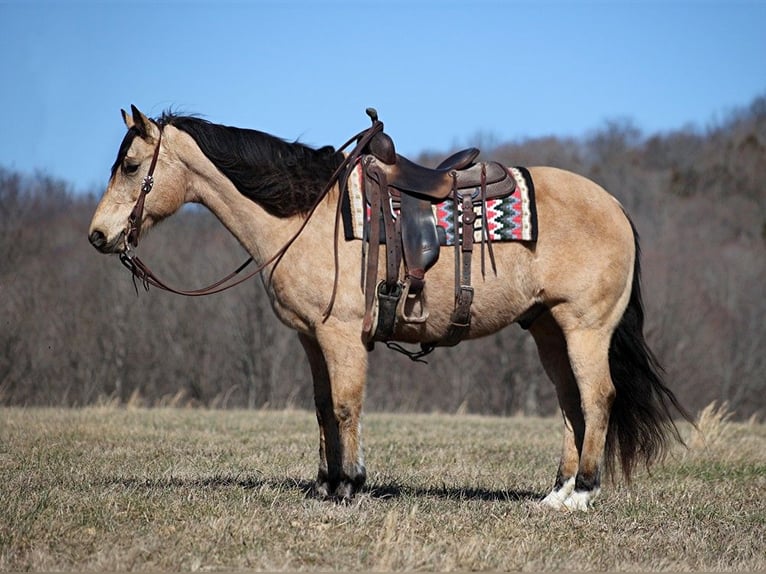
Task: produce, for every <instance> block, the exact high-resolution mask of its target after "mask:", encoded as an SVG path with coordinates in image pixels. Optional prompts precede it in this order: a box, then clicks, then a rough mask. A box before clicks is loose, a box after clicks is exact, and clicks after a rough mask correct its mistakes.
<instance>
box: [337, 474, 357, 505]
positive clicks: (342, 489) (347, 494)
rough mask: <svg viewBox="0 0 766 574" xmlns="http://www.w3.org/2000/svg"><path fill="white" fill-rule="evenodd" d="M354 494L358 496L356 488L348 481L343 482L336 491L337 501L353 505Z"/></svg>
mask: <svg viewBox="0 0 766 574" xmlns="http://www.w3.org/2000/svg"><path fill="white" fill-rule="evenodd" d="M354 494H356V488H354V485H353V484H352V483H351V482H350V481H348V480H344V481H342V482H341V483H340V484H339V485H338V487H337V488H336V489H335V501H336V502H339V503H340V504H351V502H352V501H353V500H354Z"/></svg>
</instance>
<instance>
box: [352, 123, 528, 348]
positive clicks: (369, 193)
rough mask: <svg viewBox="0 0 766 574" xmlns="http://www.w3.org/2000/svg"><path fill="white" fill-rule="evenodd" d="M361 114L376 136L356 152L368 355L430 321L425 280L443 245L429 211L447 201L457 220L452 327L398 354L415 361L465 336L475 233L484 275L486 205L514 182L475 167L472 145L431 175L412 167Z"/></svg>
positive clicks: (491, 166)
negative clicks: (382, 262)
mask: <svg viewBox="0 0 766 574" xmlns="http://www.w3.org/2000/svg"><path fill="white" fill-rule="evenodd" d="M367 114H368V115H369V116H370V119H371V120H372V123H373V128H371V130H374V131H375V133H374V135H372V137H371V139H369V141H368V143H367V145H366V146H364V148H363V149H362V150H361V154H360V161H361V165H362V168H363V173H364V182H365V184H364V189H365V194H366V201H367V203H368V205H369V212H370V216H369V219H368V220H367V221H366V224H365V240H366V251H365V256H364V259H363V262H362V266H363V288H364V292H365V315H364V324H363V329H362V338H363V340H364V341H365V343H366V344H367V346H368V349H372V347H373V345H374V342H375V341H384V342H387V341H390V339H391V338H392V336H393V333H394V330H395V328H396V325H397V323H398V322H400V321H401V322H405V323H423V322H425V321H426V320H427V319H428V308H427V301H426V290H425V287H426V274H427V272H428V270H429V269H430V268H431V267H432V266H433V265H434V264H435V263H436V261H437V260H438V258H439V252H440V244H441V243H443V241H440V232H441V231H443V230H442V229H441V228H440V227H439V226H437V224H436V217H435V215H434V210H433V207H432V206H433V205H434V204H438V203H441V202H444V201H450V202H453V204H454V213H455V214H456V218H457V217H458V214H460V215H459V221H458V220H456V221H455V227H456V230H459V231H458V233H457V234H458V235H459V237H460V241H459V245H458V242H457V241H456V245H455V248H454V254H455V306H454V309H453V312H452V316H451V319H450V328H449V331H448V333H447V336H446V337H445V338H444V339H441V340H439V341H433V342H429V343H424V344H422V345H421V351H420V352H416V353H412V352H409V351H402V352H405V354H407V355H409V356H410V358H412V359H419V358H420V357H422V356H423V355H426V354H428V353H430V352H431V351H432V350H433V349H434V348H435V347H437V346H453V345H456V344H457V343H459V342H460V341H461V340H462V339H463V338H464V337H465V335H466V334H467V333H468V330H469V328H470V324H471V304H472V302H473V287H472V286H471V260H472V254H473V248H474V242H475V240H476V239H475V237H476V235H477V234H478V237H479V241H480V243H481V247H482V274H483V273H484V246H485V245H486V246H487V251H488V252H489V258H490V261H491V265H492V269H493V271H495V260H494V254H493V252H492V243H491V241H490V240H489V233H488V225H487V216H486V212H487V210H486V202H487V200H489V199H500V198H504V197H507V196H509V195H511V194H512V193H513V192H514V189H515V186H516V181H515V179H514V178H513V177H511V175H510V174H509V172H508V169H506V167H504V166H503V165H501V164H500V163H497V162H478V163H477V162H476V161H475V160H476V158H477V156H478V155H479V150H478V149H476V148H473V147H472V148H468V149H464V150H462V151H459V152H457V153H455V154H453V155H451V156H449V157H448V158H446V159H445V160H444V161H442V162H441V164H439V165H438V166H437V167H436V168H435V169H431V168H428V167H424V166H421V165H419V164H417V163H415V162H412V161H410V160H408V159H407V158H405V157H403V156H401V155H399V154H397V153H396V149H395V146H394V142H393V140H392V139H391V137H390V136H389V135H388V134H386V133H385V132H384V131H383V124H382V122H380V120H379V119H378V115H377V112H376V111H375V110H374V109H373V108H368V109H367ZM475 207H476V208H477V209H476V210H475ZM476 211H478V212H479V213H478V214H477V213H476ZM477 220H478V222H477ZM382 245H385V247H386V249H385V253H386V272H385V278H384V279H383V280H381V281H377V276H378V263H379V253H380V246H382ZM402 264H403V265H402ZM399 350H401V349H399Z"/></svg>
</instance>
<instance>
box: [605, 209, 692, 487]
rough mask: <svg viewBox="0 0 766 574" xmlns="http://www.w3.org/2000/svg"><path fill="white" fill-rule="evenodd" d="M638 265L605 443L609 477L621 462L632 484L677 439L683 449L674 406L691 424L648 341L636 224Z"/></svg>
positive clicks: (618, 340) (614, 364)
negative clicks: (642, 466) (640, 466)
mask: <svg viewBox="0 0 766 574" xmlns="http://www.w3.org/2000/svg"><path fill="white" fill-rule="evenodd" d="M630 225H631V228H632V229H633V237H634V240H635V246H636V261H635V267H634V271H633V285H632V288H631V293H630V301H629V302H628V307H627V308H626V309H625V314H624V315H623V316H622V319H621V320H620V324H619V325H618V326H617V329H616V330H615V332H614V334H613V335H612V342H611V345H610V347H609V370H610V371H611V375H612V382H613V383H614V386H615V389H616V391H617V395H616V397H615V400H614V404H613V405H612V412H611V415H610V418H609V429H608V432H607V437H606V451H605V452H606V456H605V465H606V471H607V473H608V474H610V475H612V476H613V475H614V471H615V470H616V468H615V466H616V462H617V460H619V462H620V464H621V466H622V472H623V474H624V475H625V477H626V478H627V479H628V480H630V476H631V473H632V471H633V469H634V467H635V466H636V463H637V462H642V461H643V462H644V464H646V466H647V467H648V466H650V465H651V464H652V463H653V462H654V461H656V460H661V459H662V457H663V456H664V455H665V453H666V451H667V448H668V442H669V440H670V438H671V437H674V438H675V439H677V440H678V441H679V442H681V443H683V439H682V438H681V435H680V434H679V432H678V428H677V427H676V425H675V423H674V422H673V415H672V413H671V405H672V407H674V408H675V409H676V410H677V411H678V413H679V414H681V415H682V416H683V417H684V418H685V419H686V420H687V421H689V422H692V418H691V416H690V415H689V413H688V412H687V411H686V409H684V408H683V407H682V406H681V404H680V403H679V402H678V399H676V396H675V395H674V394H673V392H672V391H671V390H670V389H669V388H668V387H667V386H666V385H665V382H664V381H663V380H662V374H663V373H664V371H663V369H662V367H661V366H660V365H659V363H658V362H657V358H656V357H655V356H654V353H652V351H651V349H650V348H649V346H648V345H647V344H646V340H645V339H644V304H643V300H642V299H641V248H640V246H639V238H638V232H637V231H636V228H635V226H634V225H633V222H632V221H631V223H630Z"/></svg>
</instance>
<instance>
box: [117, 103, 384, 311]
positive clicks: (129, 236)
mask: <svg viewBox="0 0 766 574" xmlns="http://www.w3.org/2000/svg"><path fill="white" fill-rule="evenodd" d="M368 113H369V112H368ZM155 125H156V126H157V127H158V128H159V131H160V135H159V137H158V138H157V146H156V147H155V148H154V154H153V155H152V161H151V164H150V165H149V171H148V172H147V174H146V177H144V179H143V181H142V183H141V190H140V192H139V194H138V199H137V200H136V203H135V205H134V206H133V209H132V210H131V212H130V215H129V216H128V223H127V226H126V228H125V232H124V240H125V249H124V250H123V251H122V253H120V262H121V263H122V264H123V265H124V266H125V267H126V268H127V269H128V270H129V271H130V272H131V273H132V275H133V284H134V287H136V291H138V287H137V284H136V280H138V281H140V282H141V283H142V284H143V286H144V288H145V289H146V290H149V286H150V285H151V286H154V287H157V288H158V289H162V290H164V291H169V292H170V293H175V294H177V295H184V296H186V297H200V296H203V295H213V294H214V293H221V292H222V291H226V290H227V289H231V288H232V287H235V286H236V285H239V284H240V283H244V282H245V281H247V280H248V279H251V278H252V277H255V276H256V275H258V274H259V273H261V272H262V271H263V270H264V269H265V268H266V267H268V266H269V265H271V264H272V263H274V267H272V269H271V272H270V274H269V281H271V278H272V277H273V275H274V270H275V269H276V267H277V265H278V264H279V262H280V261H281V260H282V257H283V256H284V255H285V253H287V250H288V249H289V248H290V247H291V246H292V244H293V243H294V242H295V240H296V239H298V237H299V236H300V234H301V233H303V230H304V229H305V228H306V226H307V225H308V222H309V220H310V219H311V216H312V215H314V212H315V211H316V209H317V207H318V206H319V204H320V203H321V202H322V200H323V199H324V198H325V197H326V196H327V194H328V193H329V191H330V190H331V189H332V187H333V186H334V185H335V184H336V183H338V181H339V180H340V178H341V175H342V174H345V173H346V170H347V168H348V167H349V166H351V165H353V164H354V162H356V160H357V159H358V158H359V156H360V155H361V154H362V151H363V150H364V149H365V147H367V144H369V142H370V140H371V139H372V137H373V136H374V135H375V134H377V133H378V132H380V131H382V130H383V122H380V121H378V120H377V119H376V118H375V119H373V123H372V126H371V127H369V128H367V129H366V130H363V131H361V132H359V133H358V134H356V135H355V136H353V137H352V138H350V139H349V140H348V141H347V142H346V143H345V144H343V146H341V147H340V148H339V149H338V151H339V152H340V151H343V150H344V149H346V148H347V147H348V146H349V145H351V143H352V142H353V141H354V140H357V143H356V145H355V146H354V148H353V150H351V152H349V154H348V155H347V156H346V157H345V158H344V159H343V161H342V162H341V164H340V165H339V166H338V167H337V168H336V170H335V171H334V172H333V174H332V175H331V176H330V180H329V181H328V182H327V184H326V185H325V186H324V188H323V189H322V191H321V192H320V193H319V195H318V196H317V198H316V200H315V201H314V204H313V205H312V206H311V209H310V210H309V212H308V214H307V215H306V218H305V220H304V221H303V223H302V224H301V226H300V227H299V228H298V230H297V231H296V232H295V234H293V236H292V237H291V238H290V239H289V240H288V241H287V243H285V244H284V245H283V246H282V247H281V248H280V249H278V250H277V252H276V253H274V255H272V256H271V257H269V258H268V259H267V260H266V261H264V262H263V263H262V264H261V265H259V266H258V268H257V269H254V270H253V271H251V272H250V273H248V274H247V275H245V276H244V277H241V278H239V279H237V280H236V281H232V280H233V279H234V278H235V277H236V276H237V275H239V274H240V273H241V272H242V271H243V270H244V269H245V268H246V267H248V266H249V265H250V264H251V263H252V262H253V258H252V257H250V258H248V259H247V261H245V262H244V263H243V264H242V265H240V266H239V267H237V269H235V270H234V271H232V272H231V273H229V274H228V275H227V276H226V277H224V278H223V279H220V280H218V281H216V282H215V283H212V284H211V285H208V286H207V287H203V288H201V289H193V290H190V291H186V290H183V289H176V288H173V287H170V286H169V285H167V284H166V283H165V282H164V281H162V280H160V279H159V278H158V277H157V276H156V275H155V274H154V272H153V271H152V270H151V269H149V266H148V265H146V263H144V262H143V261H141V259H139V257H138V256H137V255H135V254H134V253H133V251H132V248H136V247H138V238H139V235H140V232H141V222H142V219H143V214H144V204H145V202H146V196H147V195H148V194H149V193H150V192H151V191H152V188H153V187H154V170H155V168H156V167H157V159H158V158H159V155H160V146H161V145H162V132H163V127H164V124H162V123H155ZM346 183H347V178H346V177H344V178H343V179H342V180H341V181H340V193H339V194H338V207H337V211H336V214H335V250H334V263H335V280H334V282H333V290H332V295H331V298H330V302H329V304H328V306H327V308H326V309H325V311H324V314H323V317H324V319H327V317H329V315H330V312H331V311H332V307H333V304H334V302H335V295H336V292H337V288H338V269H339V266H338V228H339V222H340V209H341V203H342V200H343V194H344V193H345V190H346Z"/></svg>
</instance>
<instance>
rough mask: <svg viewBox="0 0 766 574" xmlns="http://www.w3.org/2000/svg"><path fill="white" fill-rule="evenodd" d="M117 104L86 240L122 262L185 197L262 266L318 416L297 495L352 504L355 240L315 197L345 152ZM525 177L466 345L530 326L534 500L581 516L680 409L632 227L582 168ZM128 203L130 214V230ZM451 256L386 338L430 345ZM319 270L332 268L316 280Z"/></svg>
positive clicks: (439, 323)
mask: <svg viewBox="0 0 766 574" xmlns="http://www.w3.org/2000/svg"><path fill="white" fill-rule="evenodd" d="M121 112H122V117H123V121H124V123H125V126H126V127H127V133H126V134H125V136H124V139H123V140H122V143H121V145H120V148H119V151H118V154H117V158H116V160H115V162H114V164H113V166H112V168H111V176H110V179H109V182H108V186H107V188H106V191H105V192H104V194H103V196H102V198H101V199H100V201H99V203H98V206H97V208H96V211H95V213H94V215H93V219H92V222H91V224H90V228H89V235H88V238H89V241H90V243H91V244H92V245H93V246H94V247H95V248H96V249H98V250H99V251H101V252H103V253H107V254H118V255H120V256H121V257H122V256H125V255H126V253H128V252H129V251H130V248H131V243H133V244H135V241H136V239H137V237H138V236H139V235H142V234H143V233H145V232H146V230H148V229H149V228H151V227H152V226H154V225H156V224H157V223H159V222H160V221H162V220H163V219H165V218H167V217H169V216H171V215H172V214H174V213H175V212H176V211H178V210H179V208H180V207H181V206H182V205H184V204H186V203H197V204H202V205H203V206H205V207H206V208H207V209H209V210H210V211H211V212H212V213H213V214H214V215H215V216H216V217H217V218H218V220H219V221H220V222H221V223H222V224H223V225H224V226H225V227H226V228H227V229H228V231H229V232H231V233H232V234H233V235H234V236H235V237H236V238H237V240H238V241H239V242H240V244H241V245H242V246H243V247H244V248H245V250H246V251H247V252H249V254H250V255H251V256H252V259H253V260H254V261H255V262H256V263H257V264H259V265H260V266H262V267H265V268H266V269H267V270H268V273H262V274H261V277H262V282H263V284H264V287H265V289H266V290H267V292H268V295H269V297H270V301H271V305H272V307H273V310H274V312H275V313H276V315H277V317H278V318H279V319H280V320H281V322H283V323H284V324H285V325H286V326H288V327H289V328H291V329H293V330H295V331H296V332H297V336H298V339H299V340H300V343H301V345H302V347H303V349H304V350H305V353H306V356H307V358H308V363H309V367H310V370H311V375H312V379H313V391H314V400H315V406H316V416H317V421H318V424H319V465H318V472H317V475H316V481H315V482H314V483H313V487H312V492H313V494H314V495H315V496H317V497H318V498H320V499H329V500H335V501H341V502H349V501H351V500H352V499H353V498H354V496H355V494H356V493H358V492H359V491H360V490H361V489H362V487H363V486H364V484H365V480H366V476H367V471H366V467H365V463H364V456H363V449H362V432H361V431H362V427H361V413H362V407H363V400H364V394H365V385H366V377H367V364H368V359H367V356H368V352H369V347H368V346H367V345H366V344H365V342H364V341H363V340H362V337H361V336H360V333H361V332H362V323H363V315H364V310H365V301H364V295H363V293H362V290H361V288H360V284H359V276H360V266H361V258H362V254H361V250H360V248H359V246H358V242H355V241H342V240H341V241H337V239H336V237H335V233H336V228H337V226H338V221H337V219H336V217H337V215H336V207H335V205H336V203H337V200H338V194H339V193H341V191H342V189H341V188H339V185H338V184H337V182H336V183H335V184H334V185H333V186H331V188H329V192H326V193H325V194H324V195H323V188H324V187H325V185H326V184H327V182H328V181H329V180H330V178H331V177H332V175H333V173H334V172H335V171H336V170H337V169H338V167H339V166H340V165H341V164H342V162H343V160H344V157H346V156H345V154H344V153H343V151H342V149H335V148H334V147H333V146H325V147H319V148H314V147H310V146H307V145H304V144H302V143H300V142H288V141H286V140H283V139H280V138H278V137H275V136H273V135H270V134H266V133H264V132H260V131H256V130H252V129H244V128H238V127H231V126H225V125H221V124H215V123H212V122H210V121H208V120H205V119H202V118H200V117H198V116H193V115H182V114H178V113H174V112H172V111H166V112H164V113H162V115H161V116H160V117H157V118H154V119H150V118H149V117H147V116H146V115H144V114H143V113H142V112H141V111H140V110H138V109H137V108H136V107H135V106H131V112H130V113H127V112H126V111H124V110H121ZM528 171H529V173H530V174H531V177H532V180H533V182H534V189H535V197H536V202H537V220H538V229H539V232H538V237H537V240H536V241H534V242H508V243H495V244H494V257H495V259H496V270H495V272H494V273H488V274H485V275H483V274H481V273H480V272H479V270H478V269H474V270H473V271H472V280H473V283H472V284H473V285H474V287H475V295H474V301H473V305H472V306H471V309H470V314H471V317H470V318H471V322H470V328H469V329H468V331H467V334H466V337H467V338H470V339H474V338H478V337H484V336H487V335H490V334H493V333H496V332H497V331H499V330H500V329H502V328H504V327H507V326H508V325H511V324H513V323H521V324H522V325H523V327H524V328H526V329H528V331H529V332H530V333H531V335H532V337H533V338H534V341H535V343H536V346H537V350H538V355H539V359H540V361H541V363H542V366H543V368H544V371H545V372H546V374H547V375H548V377H549V378H550V379H551V381H552V383H553V385H554V387H555V390H556V394H557V398H558V402H559V405H560V409H561V413H562V416H563V422H564V432H563V441H562V446H561V456H560V461H559V464H558V469H557V473H556V476H555V480H554V482H553V487H552V489H551V490H550V492H549V493H548V494H547V495H545V496H544V497H541V501H540V502H541V504H542V505H544V506H547V507H550V508H553V509H559V510H581V511H584V510H588V509H589V508H590V507H591V506H592V503H593V500H594V498H595V497H596V496H597V495H598V494H599V492H600V490H601V479H602V474H604V475H609V476H613V475H614V474H615V472H616V471H617V470H620V469H621V471H622V475H623V476H624V477H625V479H626V480H628V481H630V479H631V474H632V472H633V471H634V470H635V467H636V466H637V465H639V464H644V465H645V466H647V467H649V466H651V465H652V464H653V463H655V462H657V461H660V460H661V459H662V458H663V456H664V455H665V454H666V453H667V451H668V449H669V446H670V444H671V443H672V442H673V441H674V440H677V441H680V442H683V440H682V437H681V436H680V434H679V431H678V428H677V426H676V424H675V421H674V416H675V413H676V412H677V413H680V414H681V415H682V416H683V417H684V418H686V419H687V420H689V421H691V419H690V417H689V415H688V413H687V412H686V411H685V410H684V409H683V407H682V406H681V405H680V404H679V401H678V400H677V399H676V397H675V395H674V394H673V392H672V390H671V389H670V388H669V387H668V386H667V384H666V383H665V382H664V380H663V371H662V368H661V367H660V365H659V364H658V362H657V359H656V357H655V356H654V354H653V353H652V351H651V349H650V348H649V346H648V345H647V343H646V340H645V338H644V333H643V327H644V307H643V301H642V295H641V265H640V246H639V236H638V233H637V231H636V228H635V226H634V224H633V222H632V221H631V220H630V218H629V216H628V215H627V213H626V211H625V210H624V209H623V207H622V206H621V204H620V203H619V202H618V201H617V199H616V198H614V197H613V196H612V195H610V194H609V193H608V192H607V191H606V190H604V189H603V188H602V187H601V186H599V185H598V184H597V183H595V182H593V181H591V180H589V179H588V178H586V177H584V176H581V175H579V174H576V173H573V172H570V171H565V170H562V169H558V168H555V167H529V168H528ZM147 173H149V175H151V176H153V177H149V178H144V184H143V185H144V186H145V185H146V182H145V180H146V179H150V180H151V182H152V183H153V185H154V191H152V193H144V192H142V191H140V190H141V187H142V178H143V177H144V174H147ZM150 189H151V186H150ZM139 199H140V200H141V204H142V205H141V209H140V210H139V212H138V213H139V214H138V217H137V218H138V221H132V223H131V224H128V223H127V222H128V220H129V219H133V220H135V219H136V215H135V214H136V210H135V208H134V204H136V202H137V201H138V200H139ZM131 215H132V216H133V217H132V218H131ZM309 215H310V217H309ZM129 239H130V241H129ZM334 240H335V241H336V244H335V248H334V249H333V247H332V245H333V241H334ZM286 245H289V249H286V248H285V246H286ZM384 249H385V246H382V247H381V251H382V250H384ZM444 249H447V250H449V249H454V248H444ZM276 253H279V254H280V257H279V258H278V260H275V258H274V254H276ZM450 259H451V258H450V255H449V253H447V254H445V256H443V257H441V258H440V259H439V260H438V261H437V262H436V264H435V265H434V266H433V268H431V269H430V270H429V271H428V287H427V289H428V297H429V298H428V305H429V310H430V314H429V317H428V320H427V321H424V322H421V323H402V324H397V326H396V329H395V332H394V335H393V339H394V340H395V341H398V342H402V343H423V342H433V341H439V340H441V339H442V338H444V337H445V335H446V333H447V331H448V329H449V327H450V314H451V311H452V310H453V306H454V289H453V279H454V269H453V267H452V266H451V265H450V264H449V261H450ZM333 267H335V269H336V270H337V273H336V276H335V277H333V273H331V272H328V270H331V269H333ZM331 297H334V299H333V306H332V310H331V312H330V313H329V314H327V313H325V311H326V310H327V302H328V300H329V299H330V298H331ZM533 311H534V312H533ZM602 470H603V471H604V472H603V473H602Z"/></svg>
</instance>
